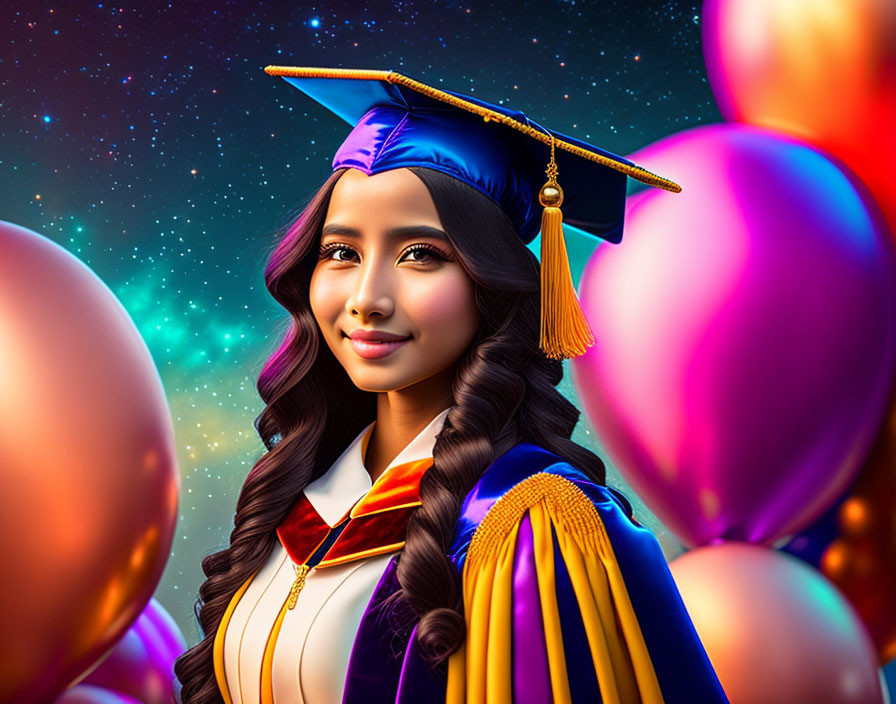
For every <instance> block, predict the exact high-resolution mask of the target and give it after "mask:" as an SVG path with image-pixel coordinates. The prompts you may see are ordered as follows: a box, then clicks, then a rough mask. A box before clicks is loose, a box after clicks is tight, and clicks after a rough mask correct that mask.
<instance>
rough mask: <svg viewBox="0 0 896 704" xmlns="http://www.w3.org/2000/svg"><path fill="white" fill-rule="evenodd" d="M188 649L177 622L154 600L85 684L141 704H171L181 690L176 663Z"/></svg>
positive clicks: (86, 679)
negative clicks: (113, 692)
mask: <svg viewBox="0 0 896 704" xmlns="http://www.w3.org/2000/svg"><path fill="white" fill-rule="evenodd" d="M185 647H186V645H185V643H184V638H183V635H182V634H181V632H180V630H179V629H178V627H177V625H176V624H175V622H174V619H172V618H171V616H170V615H169V614H168V612H167V611H165V609H164V608H162V605H161V604H160V603H159V602H158V601H156V599H155V598H152V599H150V601H149V603H148V604H147V605H146V608H145V609H144V610H143V612H142V613H141V614H140V616H139V617H138V618H137V621H136V622H135V623H134V625H133V626H131V628H130V630H129V631H128V632H127V633H125V634H124V636H123V637H122V639H121V640H120V641H118V643H117V645H116V646H115V648H114V649H113V650H112V652H111V653H110V654H109V656H108V657H107V658H105V659H104V660H103V661H102V662H101V663H100V665H99V666H98V667H97V668H96V669H95V670H94V671H93V672H91V673H90V674H89V675H88V676H87V677H86V678H84V683H85V684H92V685H97V686H99V687H104V688H106V689H111V690H116V691H118V692H121V693H123V694H127V695H130V696H132V697H134V698H135V699H137V700H139V701H140V702H142V704H170V703H171V702H172V701H175V699H174V696H175V693H176V692H177V691H178V690H179V683H178V682H177V681H176V679H175V677H174V661H175V660H176V659H177V657H178V656H179V655H180V654H181V653H182V652H183V651H184V649H185Z"/></svg>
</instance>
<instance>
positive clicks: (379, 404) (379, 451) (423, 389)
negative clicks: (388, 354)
mask: <svg viewBox="0 0 896 704" xmlns="http://www.w3.org/2000/svg"><path fill="white" fill-rule="evenodd" d="M453 380H454V369H453V368H451V369H446V370H445V371H443V372H441V373H440V374H437V375H436V376H434V377H430V378H429V379H425V380H424V381H421V382H419V383H417V384H414V385H412V386H409V387H407V388H405V389H400V390H398V391H387V392H383V393H380V394H378V395H377V400H376V424H375V425H374V426H373V431H372V434H371V436H370V441H369V442H368V443H367V452H366V453H365V455H364V466H365V468H366V469H367V472H368V474H370V480H371V481H373V482H375V481H376V480H377V479H378V478H379V477H380V475H381V474H382V473H383V472H384V471H386V467H388V466H389V463H390V462H392V460H394V459H395V458H396V457H397V456H398V453H399V452H401V451H402V450H403V449H404V448H405V447H406V446H407V444H408V443H409V442H411V440H413V439H414V438H415V437H416V436H417V435H419V433H420V431H421V430H423V429H424V428H425V427H426V426H427V425H429V423H430V421H431V420H432V419H433V418H435V417H436V416H437V415H438V414H439V413H441V412H442V411H444V410H445V409H446V408H448V407H449V406H451V404H452V403H453V402H454V398H453V396H452V394H451V384H452V383H453Z"/></svg>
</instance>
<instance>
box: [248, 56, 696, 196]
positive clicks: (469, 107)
mask: <svg viewBox="0 0 896 704" xmlns="http://www.w3.org/2000/svg"><path fill="white" fill-rule="evenodd" d="M264 70H265V73H267V74H268V75H271V76H284V77H293V78H347V79H359V80H369V81H386V82H387V83H395V84H397V85H401V86H404V87H406V88H410V89H411V90H415V91H417V92H418V93H422V94H423V95H426V96H428V97H430V98H433V99H435V100H440V101H442V102H443V103H448V104H449V105H453V106H454V107H457V108H460V109H461V110H466V111H468V112H472V113H474V114H476V115H479V116H481V117H482V118H483V119H484V120H485V121H486V122H490V121H494V122H500V123H501V124H503V125H507V126H508V127H512V128H513V129H515V130H517V131H518V132H522V133H523V134H525V135H527V136H529V137H531V138H532V139H536V140H538V141H539V142H541V143H542V144H545V145H548V146H550V144H551V136H550V135H548V134H545V133H544V132H542V131H541V130H538V129H536V128H534V127H530V126H529V125H524V124H523V123H522V122H518V121H517V120H514V119H513V118H512V117H508V116H507V115H503V114H501V113H499V112H496V111H495V110H490V109H489V108H484V107H482V106H480V105H476V103H471V102H469V101H468V100H463V99H462V98H458V97H457V96H455V95H451V94H450V93H446V92H445V91H442V90H439V89H438V88H433V87H432V86H428V85H426V84H425V83H420V82H419V81H415V80H414V79H413V78H408V77H407V76H404V75H402V74H400V73H396V72H395V71H378V70H371V69H351V68H312V67H300V66H265V69H264ZM554 141H555V143H556V145H557V147H559V148H560V149H562V150H563V151H566V152H569V153H571V154H575V155H576V156H578V157H581V158H583V159H587V160H589V161H594V162H596V163H598V164H601V165H603V166H607V167H609V168H611V169H614V170H616V171H620V172H622V173H624V174H625V175H626V176H630V177H631V178H633V179H635V180H636V181H640V182H641V183H646V184H647V185H648V186H656V187H657V188H662V189H663V190H666V191H672V192H673V193H679V192H681V186H679V185H678V184H677V183H675V182H674V181H670V180H669V179H667V178H663V177H662V176H658V175H657V174H655V173H652V172H650V171H648V170H647V169H644V168H642V167H640V166H629V165H628V164H623V163H621V162H618V161H616V160H614V159H610V158H609V157H606V156H604V155H603V154H598V153H596V152H591V151H588V150H587V149H582V148H581V147H579V146H576V145H575V144H570V143H569V142H564V141H563V140H562V139H556V140H554Z"/></svg>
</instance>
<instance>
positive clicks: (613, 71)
mask: <svg viewBox="0 0 896 704" xmlns="http://www.w3.org/2000/svg"><path fill="white" fill-rule="evenodd" d="M700 12H701V7H700V3H699V2H687V1H685V0H655V1H653V2H650V1H647V0H641V1H640V2H630V1H626V0H595V1H593V2H583V1H582V0H578V1H575V0H568V1H561V0H539V1H538V2H531V1H529V0H526V1H515V2H509V1H506V0H505V1H504V2H497V3H479V2H460V3H458V2H443V1H434V0H430V1H428V2H425V1H423V0H396V2H393V3H375V2H367V1H366V0H358V1H357V2H353V3H349V2H344V1H341V0H340V1H336V2H329V3H325V4H320V3H313V2H291V3H286V2H275V3H274V2H272V3H266V4H264V5H261V4H258V5H256V4H253V3H251V2H239V3H237V2H202V3H200V2H196V1H194V0H187V1H182V2H170V3H164V2H143V3H140V4H139V6H137V5H136V4H134V5H133V6H127V5H120V4H118V3H107V2H92V3H88V2H56V3H46V2H34V1H31V2H26V1H25V0H7V1H6V2H4V3H3V7H2V9H0V19H2V23H0V32H3V33H4V35H5V36H4V39H3V49H2V52H0V204H2V211H0V219H3V220H8V221H10V222H14V223H16V224H18V225H22V226H24V227H27V228H30V229H32V230H34V231H36V232H39V233H42V234H43V235H45V236H46V237H49V238H51V239H52V240H54V241H55V242H57V243H58V244H60V245H62V246H63V247H65V248H66V249H68V250H69V251H70V252H71V253H72V254H74V255H75V256H77V257H78V258H79V259H81V260H82V261H83V262H84V263H86V264H87V265H88V266H89V267H90V268H91V269H92V270H93V271H94V272H95V273H96V274H97V275H98V276H99V277H100V278H101V279H102V280H103V281H105V283H106V284H107V285H108V286H109V288H110V289H111V290H112V291H113V292H114V293H115V295H116V296H117V297H118V298H119V300H120V301H121V302H122V304H123V305H124V306H125V308H126V309H127V310H128V312H129V313H130V315H131V317H132V318H133V320H134V321H135V323H136V325H137V327H138V329H139V330H140V332H141V334H142V335H143V338H144V339H145V340H146V343H147V345H148V347H149V349H150V351H151V353H152V356H153V358H154V360H155V363H156V365H157V367H158V370H159V373H160V375H161V379H162V383H163V385H164V388H165V391H166V395H167V398H168V402H169V406H170V409H171V414H172V417H173V421H174V428H175V437H176V441H177V454H178V460H179V465H180V472H181V497H180V510H179V519H178V525H177V530H176V534H175V538H174V543H173V546H172V551H171V558H170V561H169V562H168V565H167V568H166V570H165V573H164V575H163V577H162V580H161V582H160V584H159V587H158V589H157V590H156V593H155V596H156V598H157V599H158V600H159V601H160V602H161V603H162V604H163V606H164V607H165V608H166V609H167V610H168V611H169V612H170V613H171V614H172V615H173V616H174V618H175V620H176V621H177V623H178V625H179V626H180V628H181V630H182V631H183V633H184V635H185V636H186V639H187V642H188V644H189V645H193V644H194V643H196V642H197V641H198V640H199V631H198V626H197V624H196V622H195V620H194V618H193V613H192V607H193V602H194V600H195V598H196V596H197V592H198V589H199V585H200V584H201V582H202V581H203V575H202V571H201V568H200V561H201V559H202V557H204V556H205V555H207V554H210V553H212V552H215V551H217V550H219V549H221V548H223V547H224V546H226V544H227V542H228V535H229V533H230V529H231V527H232V521H233V513H234V509H235V506H236V499H237V495H238V492H239V488H240V485H241V484H242V481H243V478H244V476H245V475H246V473H247V472H248V471H249V469H250V468H251V467H252V465H253V464H254V463H255V461H256V460H257V459H258V457H259V456H260V455H261V454H262V453H263V451H264V446H263V445H262V443H261V441H260V439H259V438H258V436H257V434H256V432H255V429H254V427H253V425H252V421H253V420H254V418H255V417H256V416H257V415H258V413H259V412H260V411H261V409H262V407H263V404H262V402H261V399H260V398H259V397H258V394H257V391H256V389H255V380H256V378H257V376H258V373H259V371H260V370H261V367H262V364H263V363H264V360H265V359H266V358H267V356H268V355H269V354H271V353H272V352H273V351H274V349H275V348H276V347H277V344H278V342H279V340H280V338H281V336H282V334H283V332H284V331H285V329H286V327H287V324H288V319H287V314H286V313H285V311H284V310H283V309H281V308H280V307H279V306H278V305H277V304H276V303H275V302H274V300H273V299H272V298H271V297H270V295H269V294H268V292H267V290H266V289H265V287H264V281H263V277H262V272H263V269H264V264H265V261H266V259H267V256H268V254H269V252H270V251H271V250H272V248H273V246H274V244H275V242H276V241H277V238H278V236H279V234H280V233H281V231H282V228H283V227H284V226H285V225H286V224H287V223H288V222H289V221H290V220H291V219H292V218H294V217H295V215H297V214H298V212H299V211H300V210H301V208H302V206H303V204H304V203H305V202H307V200H308V198H309V197H310V196H311V194H312V193H313V192H314V190H315V189H316V188H317V187H318V186H319V185H320V183H321V182H322V181H323V180H324V179H325V178H326V177H327V176H328V175H329V173H330V170H331V166H330V163H331V159H332V154H333V153H334V152H335V150H336V148H337V147H338V146H339V144H340V143H341V141H342V139H343V138H344V137H345V136H346V134H348V132H349V129H350V128H349V126H348V125H347V124H345V123H343V122H342V121H341V120H339V119H338V118H336V117H335V116H333V115H332V114H331V113H329V112H328V111H327V110H326V109H324V108H322V107H321V106H319V105H317V104H316V103H314V102H313V101H312V100H310V99H308V98H307V97H305V96H304V95H302V94H301V93H300V92H299V91H297V90H295V89H294V88H292V87H291V86H289V85H288V84H287V83H286V82H284V81H283V80H282V79H280V78H274V77H271V76H268V75H266V74H265V73H264V72H263V70H262V69H263V67H264V66H266V65H268V64H281V65H299V66H327V67H348V68H376V69H393V70H396V71H400V72H402V73H406V74H408V75H410V76H412V77H414V78H418V79H420V80H422V81H424V82H426V83H429V84H431V85H435V86H437V87H444V88H447V89H452V90H457V91H460V92H463V93H469V94H472V95H475V96H477V97H480V98H482V99H484V100H488V101H490V102H495V103H501V104H504V105H508V106H510V107H513V108H515V109H519V110H522V111H524V112H526V113H527V114H528V115H530V116H532V117H533V118H534V119H535V120H537V121H539V122H540V123H542V124H545V125H548V126H550V127H551V128H553V129H555V130H558V131H560V132H563V133H566V134H569V135H572V136H574V137H578V138H580V139H584V140H587V141H590V142H591V143H593V144H595V145H597V146H600V147H602V148H604V149H607V150H609V151H611V152H615V153H617V154H622V155H625V154H629V153H631V152H633V151H635V150H636V149H639V148H640V147H643V146H646V145H647V144H649V143H651V142H655V141H658V140H659V139H661V138H663V137H665V136H667V135H670V134H672V133H674V132H678V131H681V130H684V129H688V128H691V127H695V126H697V125H699V124H704V123H711V122H721V121H722V117H721V114H720V113H719V111H718V109H717V108H716V105H715V102H714V100H713V97H712V93H711V92H710V87H709V84H708V82H707V77H706V73H705V69H704V65H703V56H702V51H701V38H700V32H701V27H700V24H701V15H700ZM581 264H583V262H579V265H581ZM574 266H575V265H574ZM562 390H563V392H564V393H566V394H567V395H569V396H570V397H571V398H573V399H574V398H575V393H574V390H573V388H572V384H571V381H570V374H569V373H568V371H567V375H566V379H565V380H564V382H563V385H562ZM573 437H574V439H575V440H576V441H578V442H580V443H581V444H583V445H586V446H588V447H590V448H591V449H593V450H595V451H597V452H598V454H600V455H601V456H602V457H603V458H604V459H605V461H606V463H607V466H608V470H609V471H608V479H609V481H608V483H610V484H611V485H614V486H619V487H621V488H622V489H623V490H624V491H626V493H627V494H628V495H629V496H630V497H631V498H632V500H633V503H634V504H635V514H636V516H638V517H639V519H640V520H641V521H642V522H643V523H645V524H646V525H648V527H650V528H652V529H653V530H654V531H655V532H656V533H657V534H658V537H660V538H661V543H663V546H664V549H668V547H667V546H668V543H665V542H663V536H662V535H661V534H662V533H663V532H664V529H663V527H662V525H661V524H659V522H658V521H656V519H655V518H654V517H653V516H652V515H650V514H649V511H647V509H645V508H644V507H643V504H641V503H640V502H639V501H638V500H637V498H636V497H635V496H634V495H633V493H631V492H630V490H628V488H627V485H626V484H625V482H624V480H622V479H621V477H620V476H619V474H618V472H616V471H615V469H614V468H613V467H612V465H611V464H610V462H609V461H608V460H607V459H606V456H605V455H604V454H603V453H602V450H601V449H600V446H599V444H598V443H597V442H596V440H595V438H594V436H593V435H592V434H591V433H590V432H589V430H588V427H587V425H586V421H585V418H584V414H583V416H582V419H581V420H580V423H579V425H578V427H577V429H576V433H575V435H574V436H573ZM667 537H668V536H667Z"/></svg>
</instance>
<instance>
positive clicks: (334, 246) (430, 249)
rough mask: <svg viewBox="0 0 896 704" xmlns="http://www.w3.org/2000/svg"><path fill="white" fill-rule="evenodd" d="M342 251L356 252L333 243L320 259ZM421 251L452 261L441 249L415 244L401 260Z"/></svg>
mask: <svg viewBox="0 0 896 704" xmlns="http://www.w3.org/2000/svg"><path fill="white" fill-rule="evenodd" d="M342 249H347V250H348V251H350V252H355V250H354V249H353V248H352V247H349V246H348V245H346V244H341V243H339V242H333V243H330V244H325V245H323V246H322V247H321V248H320V257H319V258H320V259H321V260H323V259H327V258H329V257H330V255H331V254H332V253H333V252H336V251H338V250H342ZM420 251H422V252H426V253H427V254H429V255H431V256H432V257H433V258H435V259H438V260H441V261H447V260H449V259H450V257H449V256H448V255H447V254H445V253H444V252H442V251H441V250H440V249H438V248H437V247H435V246H433V245H431V244H413V245H411V246H410V247H408V248H407V249H406V250H404V252H402V253H401V259H404V257H405V256H407V255H408V254H410V253H411V252H420ZM355 254H357V252H355ZM336 261H345V260H344V259H337V260H336ZM412 261H413V260H412ZM416 263H418V264H425V263H426V262H420V261H418V262H416Z"/></svg>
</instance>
